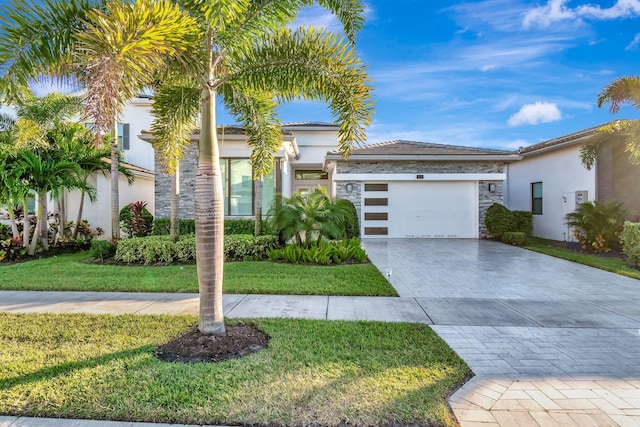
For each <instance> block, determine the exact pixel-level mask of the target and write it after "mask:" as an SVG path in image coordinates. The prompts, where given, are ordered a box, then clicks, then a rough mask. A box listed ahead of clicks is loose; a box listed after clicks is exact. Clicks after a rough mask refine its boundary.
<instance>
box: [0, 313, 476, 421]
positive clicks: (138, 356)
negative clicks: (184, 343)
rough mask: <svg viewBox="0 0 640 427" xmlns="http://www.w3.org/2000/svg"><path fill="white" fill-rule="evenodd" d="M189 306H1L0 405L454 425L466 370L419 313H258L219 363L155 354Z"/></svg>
mask: <svg viewBox="0 0 640 427" xmlns="http://www.w3.org/2000/svg"><path fill="white" fill-rule="evenodd" d="M195 322H196V318H195V317H193V316H140V315H126V316H98V315H85V314H64V315H53V314H10V313H0V414H7V415H21V416H38V417H62V418H81V419H83V418H91V419H111V420H127V421H148V422H166V423H192V424H218V425H279V426H309V425H313V424H315V425H319V426H336V425H338V424H339V423H341V422H346V424H347V425H354V426H358V425H368V426H384V425H388V424H389V423H399V424H419V425H438V426H442V425H445V426H453V425H455V421H454V419H453V417H452V416H451V414H450V413H449V411H448V408H447V406H446V403H445V399H446V397H447V396H448V395H449V393H450V392H451V390H452V389H454V388H455V387H456V386H457V385H459V384H461V382H462V381H463V380H464V378H465V376H466V375H467V374H468V372H469V371H468V367H467V366H466V365H465V363H464V362H463V361H462V360H461V359H460V358H459V357H458V356H457V355H456V354H455V353H454V352H453V351H452V350H451V349H450V348H449V347H448V346H447V345H446V344H445V343H444V342H443V341H442V340H441V339H440V338H439V337H438V336H437V335H436V334H435V333H434V332H433V331H432V330H431V329H430V328H429V327H427V326H426V325H422V324H408V323H381V322H327V321H312V320H291V319H273V320H266V319H261V320H255V321H252V322H254V323H255V324H256V325H257V326H258V327H259V328H261V329H262V330H264V331H265V332H266V333H267V334H268V335H269V336H270V337H271V340H270V342H269V345H268V348H267V349H264V350H261V351H259V352H257V353H255V354H253V355H251V356H248V357H245V358H242V359H235V360H229V361H226V362H222V363H219V364H206V363H194V364H179V363H170V362H162V361H160V360H158V359H156V358H155V357H154V355H153V351H154V349H155V347H156V346H157V345H158V344H160V343H163V342H166V341H167V340H169V339H170V338H172V337H174V336H176V335H179V334H180V333H182V332H184V331H186V330H187V329H189V328H190V327H192V326H193V325H194V324H195Z"/></svg>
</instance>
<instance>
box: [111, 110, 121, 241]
mask: <svg viewBox="0 0 640 427" xmlns="http://www.w3.org/2000/svg"><path fill="white" fill-rule="evenodd" d="M113 126H114V132H113V135H114V137H113V142H112V143H111V238H112V239H113V240H118V239H120V218H119V216H120V192H119V189H118V123H117V122H116V123H115V124H114V125H113Z"/></svg>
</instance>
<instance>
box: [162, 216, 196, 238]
mask: <svg viewBox="0 0 640 427" xmlns="http://www.w3.org/2000/svg"><path fill="white" fill-rule="evenodd" d="M170 227H171V219H169V218H158V219H155V220H153V231H152V232H151V234H152V235H153V236H168V235H169V228H170ZM178 229H179V232H180V235H181V236H184V235H186V234H195V232H196V222H195V220H193V219H181V220H180V221H179V225H178Z"/></svg>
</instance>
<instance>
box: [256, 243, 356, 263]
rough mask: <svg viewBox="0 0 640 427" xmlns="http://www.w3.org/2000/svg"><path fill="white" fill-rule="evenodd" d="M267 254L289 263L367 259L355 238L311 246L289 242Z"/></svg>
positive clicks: (339, 261)
mask: <svg viewBox="0 0 640 427" xmlns="http://www.w3.org/2000/svg"><path fill="white" fill-rule="evenodd" d="M267 255H268V256H269V259H270V260H272V261H281V262H286V263H290V264H302V263H305V264H321V265H330V264H342V263H344V262H358V263H362V262H365V261H366V260H367V254H366V252H365V251H364V249H362V246H361V245H360V241H359V240H357V239H349V240H340V241H337V242H322V243H321V244H320V245H316V246H311V247H303V246H298V245H295V244H290V245H287V246H285V247H284V248H283V249H272V250H270V251H269V252H268V254H267Z"/></svg>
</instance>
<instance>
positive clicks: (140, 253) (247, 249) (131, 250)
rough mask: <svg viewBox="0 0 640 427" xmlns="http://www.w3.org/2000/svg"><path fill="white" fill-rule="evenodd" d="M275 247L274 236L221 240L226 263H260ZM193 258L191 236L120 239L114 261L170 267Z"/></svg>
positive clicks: (194, 242) (193, 251)
mask: <svg viewBox="0 0 640 427" xmlns="http://www.w3.org/2000/svg"><path fill="white" fill-rule="evenodd" d="M277 247H278V238H277V237H276V236H258V237H254V236H252V235H231V236H225V237H224V254H225V259H226V260H227V261H259V260H263V259H266V258H267V252H268V251H269V250H271V249H274V248H277ZM195 257H196V238H195V236H194V235H192V234H191V235H187V236H180V240H178V242H176V243H174V242H172V241H171V240H169V237H168V236H148V237H138V238H131V239H123V240H120V241H119V242H118V248H117V250H116V254H115V260H116V261H119V262H122V263H125V264H145V265H150V264H171V263H173V262H192V261H193V260H195Z"/></svg>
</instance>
